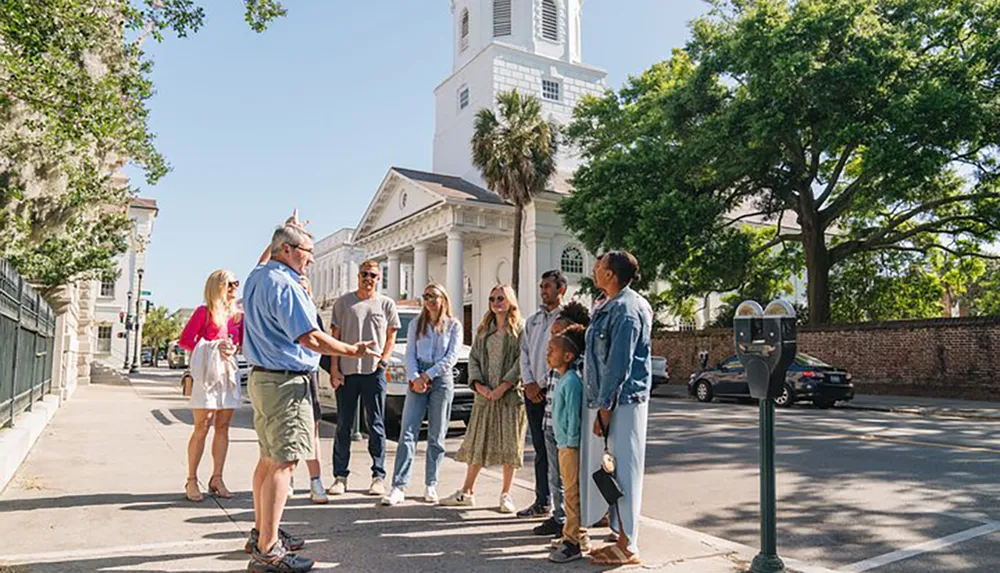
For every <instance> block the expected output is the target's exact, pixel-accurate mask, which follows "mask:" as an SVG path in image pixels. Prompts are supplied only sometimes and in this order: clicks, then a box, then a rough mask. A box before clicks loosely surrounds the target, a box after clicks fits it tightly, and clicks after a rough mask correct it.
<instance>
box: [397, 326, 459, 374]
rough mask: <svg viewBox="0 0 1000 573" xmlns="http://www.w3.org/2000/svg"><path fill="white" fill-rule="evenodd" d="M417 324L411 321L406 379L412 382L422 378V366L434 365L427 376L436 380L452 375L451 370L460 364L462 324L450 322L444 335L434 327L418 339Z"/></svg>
mask: <svg viewBox="0 0 1000 573" xmlns="http://www.w3.org/2000/svg"><path fill="white" fill-rule="evenodd" d="M417 322H419V320H417V319H414V320H411V321H410V326H409V327H408V328H407V329H406V376H407V378H409V379H410V380H413V379H415V378H416V377H417V376H420V363H421V362H423V363H424V364H433V366H431V367H430V368H429V369H427V375H428V376H430V377H431V379H432V380H433V379H434V378H437V377H438V376H443V375H447V376H450V375H451V369H452V368H453V367H454V366H455V363H456V362H458V346H459V345H460V344H461V343H462V324H461V323H460V322H458V321H457V320H455V319H451V324H447V325H445V328H444V330H443V331H440V332H439V331H438V330H437V329H436V328H434V327H433V326H430V327H428V328H427V332H426V333H424V334H421V335H417Z"/></svg>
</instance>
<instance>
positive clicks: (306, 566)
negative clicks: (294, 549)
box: [247, 539, 314, 573]
mask: <svg viewBox="0 0 1000 573" xmlns="http://www.w3.org/2000/svg"><path fill="white" fill-rule="evenodd" d="M313 564H314V562H313V560H312V559H309V558H308V557H302V556H299V555H296V554H295V553H289V551H288V550H287V549H285V546H284V545H282V543H281V540H280V539H279V540H278V542H277V543H275V544H274V547H272V548H271V551H270V552H269V553H261V552H260V549H259V548H258V547H257V545H256V544H255V545H254V552H253V555H252V556H251V557H250V562H249V563H247V571H248V572H249V573H305V572H306V571H309V570H311V569H312V568H313Z"/></svg>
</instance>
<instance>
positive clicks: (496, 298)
mask: <svg viewBox="0 0 1000 573" xmlns="http://www.w3.org/2000/svg"><path fill="white" fill-rule="evenodd" d="M504 300H505V299H504V296H503V295H502V294H499V295H497V296H491V297H490V302H491V303H494V302H503V301H504Z"/></svg>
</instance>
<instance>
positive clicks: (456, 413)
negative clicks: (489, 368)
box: [319, 304, 475, 437]
mask: <svg viewBox="0 0 1000 573" xmlns="http://www.w3.org/2000/svg"><path fill="white" fill-rule="evenodd" d="M396 310H397V312H398V314H399V323H400V324H399V330H398V331H397V332H396V346H395V348H394V349H393V351H392V359H391V360H390V361H389V367H388V369H387V371H386V382H387V385H386V398H385V428H386V433H387V434H388V435H389V436H393V437H395V436H398V435H399V429H400V425H401V422H402V418H403V402H404V400H405V399H406V389H407V386H408V382H409V381H408V380H407V378H406V366H405V365H404V358H405V356H406V344H407V340H406V334H407V332H408V329H409V326H410V322H412V321H414V320H417V317H418V316H419V315H420V307H419V306H418V307H413V306H403V304H400V305H398V306H397V307H396ZM470 350H471V348H470V347H468V346H466V345H464V344H463V345H462V346H460V347H459V349H458V362H457V363H456V364H455V367H454V369H453V370H452V374H453V376H454V379H455V397H454V399H453V400H452V404H451V419H452V420H462V421H463V422H466V423H467V422H468V421H469V417H470V416H471V415H472V402H473V400H474V398H475V394H474V393H473V391H472V389H471V388H469V351H470ZM319 403H320V405H321V406H323V408H324V410H332V411H334V412H336V410H337V397H336V394H335V393H334V391H333V388H332V387H331V386H330V377H329V375H328V374H327V373H326V372H322V371H321V372H320V381H319Z"/></svg>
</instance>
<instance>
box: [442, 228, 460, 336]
mask: <svg viewBox="0 0 1000 573" xmlns="http://www.w3.org/2000/svg"><path fill="white" fill-rule="evenodd" d="M464 258H465V252H464V246H463V245H462V233H461V232H460V231H456V230H451V231H448V284H446V285H445V288H447V289H448V296H449V297H450V298H451V312H452V314H453V315H454V316H455V317H456V318H458V319H459V320H462V316H463V313H462V306H463V298H464V295H465V288H464V287H465V285H463V284H462V265H463V263H464V261H463V259H464Z"/></svg>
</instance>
